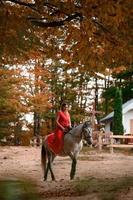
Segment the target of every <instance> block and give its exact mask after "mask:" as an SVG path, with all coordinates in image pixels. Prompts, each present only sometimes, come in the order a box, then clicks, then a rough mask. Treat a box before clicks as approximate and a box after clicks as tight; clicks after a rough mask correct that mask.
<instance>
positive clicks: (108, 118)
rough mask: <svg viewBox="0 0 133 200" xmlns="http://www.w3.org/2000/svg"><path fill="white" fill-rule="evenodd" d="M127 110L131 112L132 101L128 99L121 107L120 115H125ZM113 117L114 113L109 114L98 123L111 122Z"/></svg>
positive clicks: (132, 108) (132, 107)
mask: <svg viewBox="0 0 133 200" xmlns="http://www.w3.org/2000/svg"><path fill="white" fill-rule="evenodd" d="M129 110H133V99H130V100H129V101H127V102H126V103H124V104H123V105H122V113H123V114H125V113H127V112H128V111H129ZM113 117H114V112H111V113H109V114H108V115H107V116H106V117H104V118H102V119H101V120H100V122H105V121H108V120H111V119H112V118H113Z"/></svg>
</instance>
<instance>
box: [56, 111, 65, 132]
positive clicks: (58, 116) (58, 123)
mask: <svg viewBox="0 0 133 200" xmlns="http://www.w3.org/2000/svg"><path fill="white" fill-rule="evenodd" d="M59 118H60V115H59V114H58V115H57V118H56V124H57V126H58V127H60V128H61V129H62V130H63V131H64V130H65V128H64V127H63V126H62V125H61V124H60V122H59Z"/></svg>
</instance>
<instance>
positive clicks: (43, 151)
mask: <svg viewBox="0 0 133 200" xmlns="http://www.w3.org/2000/svg"><path fill="white" fill-rule="evenodd" d="M46 161H47V153H46V148H45V145H44V144H42V149H41V165H42V170H43V171H45V169H46Z"/></svg>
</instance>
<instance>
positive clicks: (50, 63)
mask: <svg viewBox="0 0 133 200" xmlns="http://www.w3.org/2000/svg"><path fill="white" fill-rule="evenodd" d="M132 18H133V2H132V0H100V1H99V0H61V1H58V0H35V1H32V0H0V63H1V65H0V138H3V137H4V136H10V135H12V134H14V135H15V138H16V139H17V138H18V137H20V136H22V135H26V137H27V136H31V135H32V136H33V135H40V134H41V135H43V134H47V133H48V132H49V131H50V130H52V129H53V128H54V120H55V115H56V112H57V111H58V109H59V108H60V104H61V102H62V101H64V100H65V101H67V102H68V103H69V105H70V107H71V109H70V111H71V116H72V123H75V122H76V123H79V122H80V121H82V120H84V119H86V118H88V117H89V116H91V109H92V107H93V106H94V108H95V110H97V111H101V114H100V115H96V117H97V119H98V120H99V119H100V118H102V117H103V116H104V115H106V114H107V113H109V112H110V111H112V110H113V103H114V96H115V91H116V88H117V87H119V88H121V90H122V94H123V103H124V102H126V101H127V100H129V99H131V98H133V54H132V52H133V19H132ZM27 115H28V116H33V122H30V121H27V120H26V118H25V116H27Z"/></svg>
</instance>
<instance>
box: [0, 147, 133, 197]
mask: <svg viewBox="0 0 133 200" xmlns="http://www.w3.org/2000/svg"><path fill="white" fill-rule="evenodd" d="M0 152H1V153H0V179H9V178H15V177H22V178H24V177H25V178H27V179H28V180H32V181H34V182H35V183H36V184H37V189H38V190H39V192H40V194H41V197H42V199H59V200H69V199H71V200H72V199H74V198H73V197H71V195H70V196H69V197H65V196H67V195H65V194H66V193H71V186H72V183H73V181H70V180H69V173H70V167H71V160H70V159H69V158H68V157H65V158H63V157H56V159H55V161H54V165H53V168H54V173H55V175H56V181H54V182H53V181H51V179H50V176H49V178H48V181H47V182H44V181H43V174H42V170H41V165H40V152H41V149H40V147H13V146H12V147H0ZM123 176H133V153H132V155H129V154H123V153H114V154H113V155H111V154H110V153H99V152H97V151H96V150H93V151H89V152H85V154H83V153H81V154H80V156H79V159H78V163H77V171H76V176H75V179H77V180H78V179H79V180H80V179H82V178H83V177H96V178H104V179H108V178H116V177H123ZM53 191H54V192H55V193H60V192H62V195H63V192H64V197H63V196H62V195H60V194H59V195H57V194H56V196H60V197H58V198H57V197H52V196H54V195H53ZM131 195H133V193H130V194H129V198H127V199H133V196H132V197H131V198H130V196H131ZM76 199H77V200H78V199H80V200H81V199H84V200H85V199H86V200H87V199H96V198H93V197H91V196H90V197H88V196H84V197H82V196H81V197H76ZM124 199H125V198H124Z"/></svg>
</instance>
